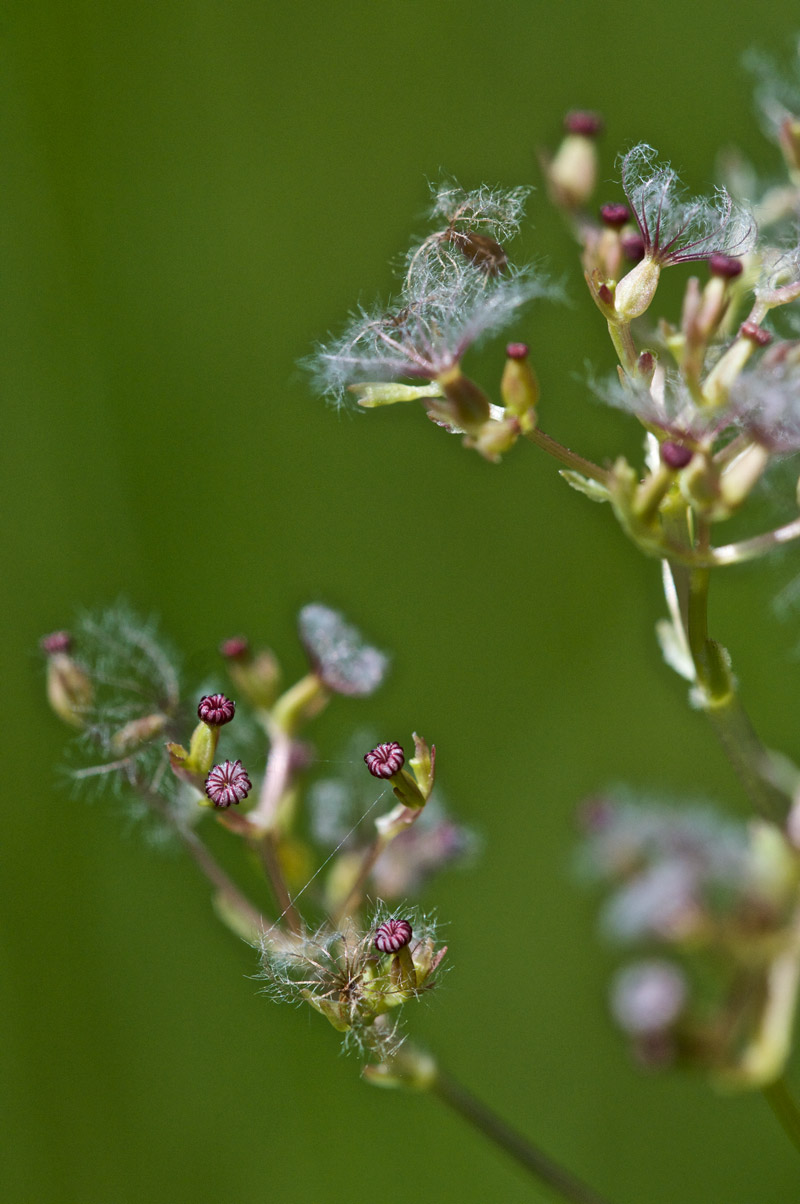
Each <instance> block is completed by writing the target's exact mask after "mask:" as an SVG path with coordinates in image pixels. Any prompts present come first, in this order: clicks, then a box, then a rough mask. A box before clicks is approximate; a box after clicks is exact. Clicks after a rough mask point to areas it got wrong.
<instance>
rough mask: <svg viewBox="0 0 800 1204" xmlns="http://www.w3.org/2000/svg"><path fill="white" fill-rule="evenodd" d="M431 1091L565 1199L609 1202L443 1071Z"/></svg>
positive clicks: (580, 1202) (599, 1203) (594, 1203)
mask: <svg viewBox="0 0 800 1204" xmlns="http://www.w3.org/2000/svg"><path fill="white" fill-rule="evenodd" d="M430 1090H431V1092H432V1093H433V1094H434V1095H436V1096H437V1098H438V1099H440V1100H442V1102H443V1103H445V1104H447V1105H448V1107H450V1108H452V1109H453V1111H454V1112H457V1113H458V1115H459V1116H461V1117H462V1118H463V1119H464V1120H466V1121H467V1122H468V1123H469V1124H471V1125H472V1126H473V1127H474V1128H476V1129H477V1130H478V1131H479V1132H480V1133H482V1134H483V1135H484V1137H486V1138H488V1140H489V1141H493V1142H494V1144H495V1145H497V1146H499V1147H500V1149H502V1150H504V1151H505V1153H506V1154H510V1156H511V1157H512V1158H514V1159H515V1160H516V1161H517V1162H518V1163H519V1164H520V1165H521V1166H523V1167H524V1168H525V1170H526V1171H528V1173H529V1174H531V1175H533V1176H534V1178H536V1179H538V1180H539V1181H540V1182H541V1183H544V1184H545V1185H546V1186H547V1187H549V1188H550V1190H551V1191H553V1192H554V1193H555V1194H556V1195H557V1196H560V1198H561V1199H562V1200H568V1201H570V1204H606V1201H605V1200H604V1198H603V1197H602V1196H599V1195H598V1194H597V1192H595V1191H594V1190H593V1189H592V1188H591V1187H588V1186H587V1185H586V1184H585V1183H582V1182H581V1180H580V1179H576V1178H575V1177H574V1175H572V1174H570V1172H569V1171H567V1170H565V1169H564V1167H562V1166H560V1165H559V1164H558V1163H557V1162H554V1161H553V1160H552V1158H549V1157H548V1155H547V1154H545V1153H543V1152H542V1151H541V1150H540V1149H538V1148H537V1147H536V1146H535V1145H532V1144H531V1142H529V1141H528V1140H527V1138H525V1137H523V1136H522V1134H521V1133H518V1132H517V1130H516V1129H512V1128H511V1127H510V1125H507V1124H506V1122H505V1121H504V1120H502V1119H501V1118H500V1117H499V1116H498V1115H497V1114H496V1113H495V1112H493V1111H492V1110H491V1109H490V1108H489V1107H487V1105H486V1104H484V1103H483V1102H482V1101H481V1100H479V1099H477V1098H476V1097H475V1096H474V1095H472V1094H471V1092H469V1091H467V1089H466V1088H465V1087H462V1085H461V1084H460V1083H459V1082H457V1081H456V1080H455V1079H453V1078H451V1077H450V1076H449V1075H447V1074H445V1073H444V1072H443V1071H441V1070H440V1071H438V1072H437V1074H436V1077H435V1079H434V1081H433V1083H432V1085H431V1088H430Z"/></svg>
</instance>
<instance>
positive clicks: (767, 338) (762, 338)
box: [739, 322, 772, 347]
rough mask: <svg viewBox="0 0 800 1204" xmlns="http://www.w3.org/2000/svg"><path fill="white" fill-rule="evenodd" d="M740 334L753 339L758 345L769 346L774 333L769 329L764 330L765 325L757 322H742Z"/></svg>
mask: <svg viewBox="0 0 800 1204" xmlns="http://www.w3.org/2000/svg"><path fill="white" fill-rule="evenodd" d="M739 334H740V335H743V337H744V338H746V339H751V340H752V342H754V343H755V344H756V346H757V347H768V346H769V344H770V343H771V342H772V335H771V334H770V333H769V331H768V330H764V328H763V326H759V325H758V324H757V323H756V322H742V324H741V326H740V327H739Z"/></svg>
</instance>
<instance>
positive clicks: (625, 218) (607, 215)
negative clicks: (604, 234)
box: [600, 201, 631, 230]
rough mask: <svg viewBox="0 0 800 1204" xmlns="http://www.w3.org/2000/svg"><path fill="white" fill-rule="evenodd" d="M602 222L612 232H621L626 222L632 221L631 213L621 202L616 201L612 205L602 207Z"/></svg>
mask: <svg viewBox="0 0 800 1204" xmlns="http://www.w3.org/2000/svg"><path fill="white" fill-rule="evenodd" d="M600 220H601V221H602V222H603V224H604V225H606V226H610V227H611V228H612V230H619V228H620V226H624V225H625V223H626V222H629V221H630V220H631V211H630V209H629V208H628V206H627V205H625V204H624V203H623V202H621V201H616V202H614V203H613V204H610V205H601V207H600Z"/></svg>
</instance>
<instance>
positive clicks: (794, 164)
mask: <svg viewBox="0 0 800 1204" xmlns="http://www.w3.org/2000/svg"><path fill="white" fill-rule="evenodd" d="M778 142H779V143H780V148H781V150H782V152H783V157H784V159H785V160H786V165H787V167H788V168H789V171H790V172H792V173H795V172H800V121H798V119H797V118H796V117H787V118H786V119H785V120H784V121H783V122H782V123H781V127H780V129H779V130H778Z"/></svg>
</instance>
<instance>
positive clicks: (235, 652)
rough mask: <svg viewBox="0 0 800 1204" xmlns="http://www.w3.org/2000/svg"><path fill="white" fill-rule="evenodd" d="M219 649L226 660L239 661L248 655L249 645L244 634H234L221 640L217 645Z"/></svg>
mask: <svg viewBox="0 0 800 1204" xmlns="http://www.w3.org/2000/svg"><path fill="white" fill-rule="evenodd" d="M219 650H220V653H221V655H222V656H224V657H225V660H226V661H241V660H245V659H246V657H247V656H249V654H250V645H249V644H248V642H247V640H246V639H245V638H244V636H242V635H236V636H233V637H232V638H231V639H229V640H223V641H222V643H221V644H220V646H219Z"/></svg>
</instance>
